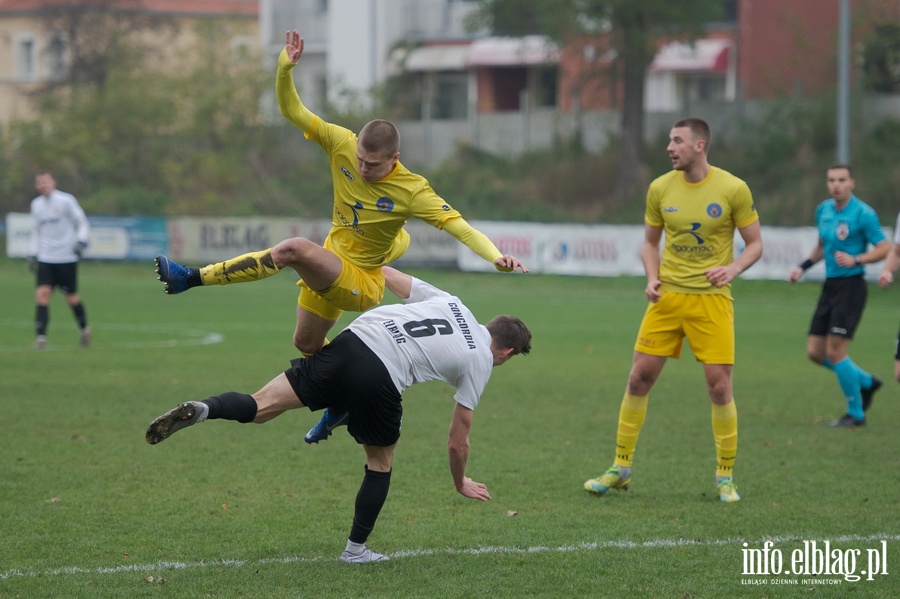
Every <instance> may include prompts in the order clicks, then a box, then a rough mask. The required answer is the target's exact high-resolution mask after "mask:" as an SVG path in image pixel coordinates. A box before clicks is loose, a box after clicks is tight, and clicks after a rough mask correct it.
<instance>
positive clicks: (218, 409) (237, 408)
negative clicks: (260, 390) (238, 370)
mask: <svg viewBox="0 0 900 599" xmlns="http://www.w3.org/2000/svg"><path fill="white" fill-rule="evenodd" d="M202 403H205V404H206V405H207V406H209V414H208V415H207V416H206V418H207V420H215V419H216V418H222V419H223V420H237V421H238V422H245V423H246V422H253V419H254V418H256V400H255V399H253V396H252V395H247V394H246V393H235V392H234V391H228V392H227V393H222V394H221V395H213V396H212V397H207V398H206V399H204V400H203V402H202Z"/></svg>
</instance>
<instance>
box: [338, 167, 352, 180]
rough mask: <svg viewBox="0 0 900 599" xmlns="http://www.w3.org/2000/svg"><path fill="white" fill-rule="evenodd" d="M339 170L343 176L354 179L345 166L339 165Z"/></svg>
mask: <svg viewBox="0 0 900 599" xmlns="http://www.w3.org/2000/svg"><path fill="white" fill-rule="evenodd" d="M341 172H342V173H344V176H345V177H347V178H348V179H350V180H351V181H353V180H354V179H355V177H354V176H353V174H352V173H351V172H350V171H348V170H347V167H346V166H342V167H341Z"/></svg>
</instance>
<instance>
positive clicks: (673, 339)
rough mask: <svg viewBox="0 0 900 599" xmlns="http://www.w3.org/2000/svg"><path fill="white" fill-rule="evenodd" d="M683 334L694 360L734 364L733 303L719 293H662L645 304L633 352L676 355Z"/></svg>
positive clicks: (677, 355) (678, 351) (679, 351)
mask: <svg viewBox="0 0 900 599" xmlns="http://www.w3.org/2000/svg"><path fill="white" fill-rule="evenodd" d="M685 337H687V340H688V343H690V345H691V350H692V351H693V352H694V356H696V357H697V360H698V361H700V362H703V363H704V364H734V303H733V302H732V300H731V298H729V297H728V296H725V295H719V294H707V295H704V294H696V293H675V292H672V291H666V292H663V294H662V297H661V298H660V299H659V301H658V302H656V303H655V304H653V303H651V304H650V305H648V306H647V311H646V312H645V313H644V319H643V320H642V321H641V329H640V331H638V338H637V341H636V342H635V344H634V349H635V351H639V352H641V353H645V354H650V355H651V356H662V357H665V358H680V357H681V348H682V345H683V344H684V338H685Z"/></svg>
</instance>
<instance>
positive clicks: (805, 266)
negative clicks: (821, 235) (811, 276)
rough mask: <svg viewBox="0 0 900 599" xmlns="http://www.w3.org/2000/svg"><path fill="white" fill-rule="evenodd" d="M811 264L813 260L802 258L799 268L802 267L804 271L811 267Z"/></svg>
mask: <svg viewBox="0 0 900 599" xmlns="http://www.w3.org/2000/svg"><path fill="white" fill-rule="evenodd" d="M813 264H815V262H813V261H812V260H810V259H809V258H807V259H806V260H804V261H803V262H801V263H800V268H802V269H803V270H804V271H807V270H809V269H810V268H812V267H813Z"/></svg>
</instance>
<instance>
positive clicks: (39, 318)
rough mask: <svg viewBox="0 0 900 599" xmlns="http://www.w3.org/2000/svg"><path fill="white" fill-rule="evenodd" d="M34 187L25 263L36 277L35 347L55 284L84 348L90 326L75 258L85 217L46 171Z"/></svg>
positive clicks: (43, 341)
mask: <svg viewBox="0 0 900 599" xmlns="http://www.w3.org/2000/svg"><path fill="white" fill-rule="evenodd" d="M34 186H35V188H36V189H37V190H38V192H39V193H40V194H41V195H39V196H38V197H36V198H34V199H33V200H32V201H31V218H32V222H33V229H32V233H31V254H30V256H31V257H30V259H29V265H30V267H31V269H32V270H33V271H34V272H35V274H36V276H37V281H36V284H37V290H36V291H35V304H36V308H35V318H34V326H35V335H36V340H35V343H34V347H35V349H44V348H45V347H46V346H47V326H48V324H49V322H50V296H51V295H52V294H53V288H54V287H59V289H60V291H62V292H63V294H64V295H65V297H66V303H67V304H69V307H71V308H72V313H73V314H74V316H75V320H76V322H77V323H78V328H79V329H80V336H79V341H80V343H81V346H82V347H88V345H90V341H91V329H90V327H89V326H88V325H87V316H86V314H85V310H84V305H83V304H82V303H81V297H80V296H79V295H78V261H79V260H80V259H81V254H82V252H83V251H84V249H85V248H86V247H87V244H88V233H89V232H90V227H89V225H88V219H87V216H85V214H84V210H82V209H81V206H80V205H79V204H78V200H76V199H75V196H73V195H72V194H70V193H66V192H64V191H60V190H58V189H56V180H55V179H54V178H53V175H52V174H50V173H49V172H48V171H42V172H39V173H38V174H37V175H36V176H35V178H34Z"/></svg>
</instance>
